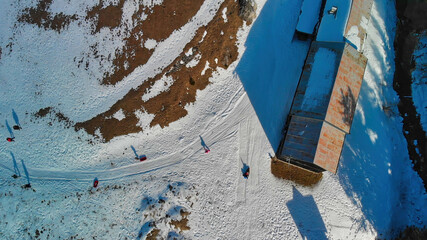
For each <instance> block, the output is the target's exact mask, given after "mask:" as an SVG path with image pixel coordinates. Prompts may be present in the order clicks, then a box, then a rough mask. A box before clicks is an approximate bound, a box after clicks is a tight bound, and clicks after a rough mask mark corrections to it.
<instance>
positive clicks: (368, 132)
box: [366, 128, 378, 144]
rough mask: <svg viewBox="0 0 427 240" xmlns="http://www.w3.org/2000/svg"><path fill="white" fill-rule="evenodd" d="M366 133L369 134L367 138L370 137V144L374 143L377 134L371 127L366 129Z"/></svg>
mask: <svg viewBox="0 0 427 240" xmlns="http://www.w3.org/2000/svg"><path fill="white" fill-rule="evenodd" d="M366 133H367V134H368V135H369V139H371V142H372V144H375V142H376V141H377V139H378V134H377V133H375V132H374V131H372V129H369V128H368V129H367V130H366Z"/></svg>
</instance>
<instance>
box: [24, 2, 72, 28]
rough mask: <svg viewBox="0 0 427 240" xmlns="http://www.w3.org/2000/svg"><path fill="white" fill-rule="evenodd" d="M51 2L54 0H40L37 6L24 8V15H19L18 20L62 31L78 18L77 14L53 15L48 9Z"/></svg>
mask: <svg viewBox="0 0 427 240" xmlns="http://www.w3.org/2000/svg"><path fill="white" fill-rule="evenodd" d="M51 4H52V0H40V1H39V3H38V4H37V6H36V7H35V8H26V9H24V10H23V13H22V15H21V16H19V17H18V21H19V22H26V23H30V24H36V25H37V26H38V27H40V28H41V27H43V28H44V29H46V30H47V29H51V30H55V31H57V32H58V33H60V32H61V30H63V29H64V28H65V27H67V26H68V25H69V24H70V22H71V21H73V20H77V15H71V16H70V15H65V14H63V13H58V14H55V15H53V14H52V13H50V12H49V11H48V9H49V7H50V5H51Z"/></svg>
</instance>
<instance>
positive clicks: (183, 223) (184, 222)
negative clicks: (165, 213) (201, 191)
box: [170, 209, 190, 232]
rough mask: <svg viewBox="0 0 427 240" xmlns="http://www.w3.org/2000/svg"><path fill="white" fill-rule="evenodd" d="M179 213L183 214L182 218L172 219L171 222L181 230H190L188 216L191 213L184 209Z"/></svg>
mask: <svg viewBox="0 0 427 240" xmlns="http://www.w3.org/2000/svg"><path fill="white" fill-rule="evenodd" d="M179 213H180V214H181V220H171V223H170V224H171V225H173V226H174V227H175V229H179V230H180V231H181V232H182V231H188V230H190V227H189V226H188V225H187V224H188V219H187V217H188V215H190V213H189V212H186V211H184V210H182V209H181V211H180V212H179Z"/></svg>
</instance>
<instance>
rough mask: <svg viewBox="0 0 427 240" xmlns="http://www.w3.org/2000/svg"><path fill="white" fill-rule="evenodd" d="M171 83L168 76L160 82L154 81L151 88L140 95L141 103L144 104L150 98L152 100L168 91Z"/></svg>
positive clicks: (171, 79)
mask: <svg viewBox="0 0 427 240" xmlns="http://www.w3.org/2000/svg"><path fill="white" fill-rule="evenodd" d="M172 83H173V78H172V77H170V76H167V77H166V76H163V77H162V78H161V79H160V80H158V81H156V82H155V83H154V84H153V86H151V87H150V89H148V90H147V92H146V93H145V94H144V95H142V101H144V102H146V101H148V100H149V99H150V98H153V97H155V96H157V95H159V94H160V93H162V92H164V91H166V90H168V89H169V87H170V86H171V85H172Z"/></svg>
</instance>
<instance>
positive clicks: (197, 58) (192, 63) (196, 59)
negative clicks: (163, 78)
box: [185, 54, 202, 68]
mask: <svg viewBox="0 0 427 240" xmlns="http://www.w3.org/2000/svg"><path fill="white" fill-rule="evenodd" d="M200 58H202V55H200V54H197V55H196V56H194V58H193V59H191V61H190V62H188V63H187V65H185V66H186V67H187V68H192V67H195V66H197V64H199V61H200Z"/></svg>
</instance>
